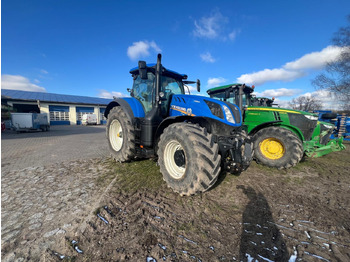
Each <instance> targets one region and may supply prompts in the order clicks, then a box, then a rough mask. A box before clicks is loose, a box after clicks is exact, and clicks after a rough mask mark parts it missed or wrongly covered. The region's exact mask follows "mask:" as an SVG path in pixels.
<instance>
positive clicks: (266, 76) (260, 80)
mask: <svg viewBox="0 0 350 262" xmlns="http://www.w3.org/2000/svg"><path fill="white" fill-rule="evenodd" d="M304 75H305V73H304V72H300V71H288V70H285V69H283V68H278V69H277V68H275V69H264V70H262V71H259V72H255V73H251V74H244V75H241V76H240V77H238V78H237V81H238V82H239V83H245V84H249V85H251V84H254V85H262V84H264V83H266V82H273V81H292V80H294V79H297V78H300V77H302V76H304Z"/></svg>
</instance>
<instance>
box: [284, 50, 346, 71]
mask: <svg viewBox="0 0 350 262" xmlns="http://www.w3.org/2000/svg"><path fill="white" fill-rule="evenodd" d="M342 50H343V48H342V47H339V46H327V47H326V48H324V49H322V50H321V51H320V52H312V53H310V54H306V55H304V56H302V57H301V58H299V59H297V60H295V61H293V62H289V63H286V64H285V65H284V66H283V68H285V69H287V70H303V69H321V68H323V67H324V66H325V65H326V64H327V63H328V62H331V61H335V60H337V59H338V58H339V55H340V53H341V52H342Z"/></svg>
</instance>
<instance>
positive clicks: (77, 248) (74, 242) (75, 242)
mask: <svg viewBox="0 0 350 262" xmlns="http://www.w3.org/2000/svg"><path fill="white" fill-rule="evenodd" d="M71 243H72V245H73V248H74V249H75V251H77V252H78V253H79V254H83V250H81V249H80V248H79V247H78V241H75V240H72V242H71Z"/></svg>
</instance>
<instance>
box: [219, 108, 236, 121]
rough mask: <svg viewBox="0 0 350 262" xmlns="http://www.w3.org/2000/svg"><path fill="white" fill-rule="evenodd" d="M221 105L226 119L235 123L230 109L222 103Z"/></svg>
mask: <svg viewBox="0 0 350 262" xmlns="http://www.w3.org/2000/svg"><path fill="white" fill-rule="evenodd" d="M222 107H223V108H224V111H225V115H226V120H227V121H228V122H230V123H232V124H236V121H235V119H234V117H233V115H232V113H231V111H230V109H229V108H228V107H227V106H225V105H223V106H222Z"/></svg>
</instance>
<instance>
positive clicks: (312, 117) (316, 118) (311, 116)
mask: <svg viewBox="0 0 350 262" xmlns="http://www.w3.org/2000/svg"><path fill="white" fill-rule="evenodd" d="M304 116H305V117H306V118H308V119H310V120H318V117H317V116H313V115H304Z"/></svg>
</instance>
